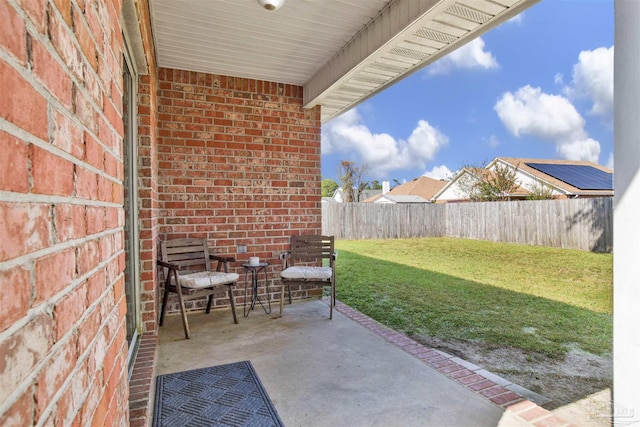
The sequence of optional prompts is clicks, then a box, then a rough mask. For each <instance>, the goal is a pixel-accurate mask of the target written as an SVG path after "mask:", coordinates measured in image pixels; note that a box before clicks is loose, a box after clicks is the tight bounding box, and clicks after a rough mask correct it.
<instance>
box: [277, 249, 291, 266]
mask: <svg viewBox="0 0 640 427" xmlns="http://www.w3.org/2000/svg"><path fill="white" fill-rule="evenodd" d="M290 256H291V251H288V252H283V253H281V254H280V259H281V260H282V269H283V270H284V269H286V268H287V267H289V257H290Z"/></svg>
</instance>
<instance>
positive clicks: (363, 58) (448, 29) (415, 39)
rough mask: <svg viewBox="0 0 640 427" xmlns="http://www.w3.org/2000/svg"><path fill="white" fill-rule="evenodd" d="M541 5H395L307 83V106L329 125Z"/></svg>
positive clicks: (463, 1) (509, 1)
mask: <svg viewBox="0 0 640 427" xmlns="http://www.w3.org/2000/svg"><path fill="white" fill-rule="evenodd" d="M538 1H539V0H497V1H489V0H420V1H417V0H397V1H394V2H392V3H391V4H389V6H388V7H386V8H385V9H383V10H382V11H381V12H380V14H379V15H378V16H377V17H376V18H375V19H374V20H373V21H372V22H371V23H370V24H369V25H367V26H366V27H365V28H364V29H363V30H362V31H360V32H359V33H358V34H356V36H355V37H354V38H352V39H351V40H350V41H349V42H348V43H347V44H346V45H345V47H343V48H342V50H341V51H340V52H339V53H338V54H337V55H336V56H335V57H334V58H332V59H331V60H330V61H329V62H327V63H326V64H325V66H324V67H323V68H322V69H321V70H320V71H318V72H317V73H316V74H315V75H314V76H313V77H312V78H311V79H310V80H309V81H308V82H307V83H306V84H305V85H304V104H305V107H308V108H311V107H314V106H316V105H319V104H321V105H322V122H323V123H324V122H326V121H328V120H330V119H331V118H333V117H335V116H337V115H339V114H341V113H343V112H344V111H346V110H348V109H350V108H352V107H354V106H355V105H357V104H359V103H360V102H362V101H364V100H366V99H368V98H369V97H371V96H373V95H375V94H376V93H378V92H380V91H381V90H383V89H385V88H386V87H388V86H389V85H391V84H392V83H394V82H395V81H397V80H399V79H401V78H404V77H406V76H408V75H410V74H412V73H414V72H416V71H417V70H419V69H421V68H423V67H425V66H426V65H428V64H431V63H432V62H434V61H436V60H437V59H439V58H441V57H442V56H444V55H446V54H448V53H450V52H451V51H453V50H455V49H457V48H458V47H460V46H462V45H464V44H466V43H468V42H469V41H471V40H473V39H474V38H476V37H478V36H479V35H481V34H482V33H484V32H486V31H487V30H489V29H491V28H493V27H495V26H496V25H498V24H500V23H502V22H504V21H506V20H508V19H510V18H512V17H513V16H515V15H517V14H518V13H520V12H521V11H522V10H524V9H525V8H527V7H530V6H531V5H533V4H534V3H536V2H538Z"/></svg>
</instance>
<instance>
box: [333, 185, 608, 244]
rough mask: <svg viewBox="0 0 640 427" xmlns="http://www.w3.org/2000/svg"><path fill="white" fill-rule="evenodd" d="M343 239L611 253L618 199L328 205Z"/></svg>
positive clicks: (337, 231)
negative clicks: (438, 240) (433, 240)
mask: <svg viewBox="0 0 640 427" xmlns="http://www.w3.org/2000/svg"><path fill="white" fill-rule="evenodd" d="M322 232H323V234H325V235H332V236H335V237H336V238H338V239H353V240H357V239H394V238H403V237H459V238H465V239H478V240H492V241H496V242H511V243H525V244H530V245H539V246H550V247H558V248H570V249H582V250H589V251H594V252H611V250H612V248H613V198H611V197H599V198H588V199H567V200H531V201H514V202H478V203H447V204H430V203H424V204H420V203H412V204H386V203H323V206H322Z"/></svg>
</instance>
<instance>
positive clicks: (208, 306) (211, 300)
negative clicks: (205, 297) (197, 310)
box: [205, 294, 213, 314]
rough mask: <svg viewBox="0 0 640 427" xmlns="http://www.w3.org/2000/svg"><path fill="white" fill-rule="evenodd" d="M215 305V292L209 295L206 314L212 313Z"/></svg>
mask: <svg viewBox="0 0 640 427" xmlns="http://www.w3.org/2000/svg"><path fill="white" fill-rule="evenodd" d="M212 305H213V294H211V295H209V301H207V309H206V310H205V313H206V314H209V313H211V306H212Z"/></svg>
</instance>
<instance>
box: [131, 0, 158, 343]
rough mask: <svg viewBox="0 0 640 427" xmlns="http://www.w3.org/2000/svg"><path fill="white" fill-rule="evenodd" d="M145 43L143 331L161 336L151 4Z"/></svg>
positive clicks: (143, 21)
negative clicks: (157, 263) (159, 332)
mask: <svg viewBox="0 0 640 427" xmlns="http://www.w3.org/2000/svg"><path fill="white" fill-rule="evenodd" d="M136 5H137V7H138V16H139V19H140V28H141V33H142V43H143V46H144V50H145V52H146V56H147V66H148V68H149V70H148V75H145V76H140V79H139V82H138V177H139V178H138V197H139V206H140V210H139V220H140V221H139V222H140V236H139V237H140V263H141V265H140V282H141V288H142V289H141V291H142V292H141V295H140V297H141V303H142V323H143V324H142V332H143V333H150V334H156V333H157V328H158V326H157V320H158V313H157V306H158V305H157V301H158V287H157V286H156V282H157V277H156V276H157V270H156V259H157V247H158V233H159V226H158V214H159V209H158V153H157V121H158V118H157V116H158V112H157V104H158V102H157V96H158V90H157V89H158V86H157V77H156V76H157V67H156V63H155V54H154V46H153V38H152V35H151V21H150V16H149V5H148V4H147V3H146V2H137V4H136Z"/></svg>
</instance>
